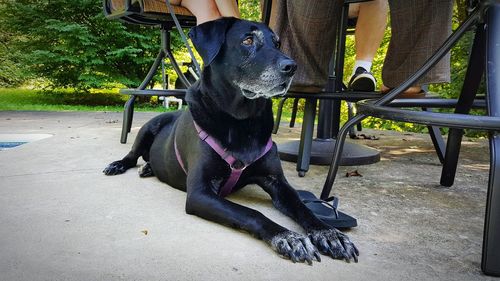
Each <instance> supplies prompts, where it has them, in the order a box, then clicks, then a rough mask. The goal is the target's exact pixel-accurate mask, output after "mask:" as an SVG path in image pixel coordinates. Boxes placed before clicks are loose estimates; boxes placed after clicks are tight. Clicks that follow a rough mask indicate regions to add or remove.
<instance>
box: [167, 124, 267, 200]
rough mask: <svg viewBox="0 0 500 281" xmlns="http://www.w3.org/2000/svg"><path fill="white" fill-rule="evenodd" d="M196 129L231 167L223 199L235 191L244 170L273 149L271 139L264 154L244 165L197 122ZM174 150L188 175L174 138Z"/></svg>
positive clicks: (222, 191) (223, 189)
mask: <svg viewBox="0 0 500 281" xmlns="http://www.w3.org/2000/svg"><path fill="white" fill-rule="evenodd" d="M193 123H194V127H195V128H196V131H197V132H198V136H199V137H200V139H201V140H202V141H204V142H206V143H207V144H208V145H209V146H210V147H211V148H212V149H213V150H214V151H215V152H216V153H217V154H219V156H220V157H221V158H222V159H223V160H224V161H226V163H227V164H228V165H229V167H230V168H231V174H230V175H229V178H228V179H227V181H226V183H225V184H224V186H222V188H221V189H220V190H219V196H221V197H226V196H227V195H229V194H230V193H231V191H232V190H233V188H234V186H235V185H236V183H237V182H238V180H239V179H240V176H241V174H242V173H243V170H245V169H246V168H247V167H248V166H250V165H251V164H252V163H254V162H255V161H257V160H259V159H260V158H261V157H262V156H264V155H266V153H267V152H269V150H271V147H273V140H272V138H271V137H269V140H268V141H267V144H266V147H265V148H264V149H263V150H262V153H261V154H260V155H259V156H258V157H257V158H255V159H254V160H253V161H252V162H250V163H243V161H241V160H239V159H236V158H235V157H234V156H233V155H232V154H231V152H230V151H228V150H227V148H224V147H222V146H221V145H220V144H219V143H218V142H217V140H216V139H214V138H213V137H212V136H210V135H209V134H208V133H207V132H205V131H204V130H203V129H202V128H201V127H200V126H198V124H196V122H194V121H193ZM174 149H175V156H176V157H177V162H179V165H181V168H182V170H183V171H184V173H186V175H187V170H186V168H185V167H184V163H183V162H182V158H181V156H180V153H179V150H178V149H177V139H176V138H175V137H174Z"/></svg>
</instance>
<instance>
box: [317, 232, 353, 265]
mask: <svg viewBox="0 0 500 281" xmlns="http://www.w3.org/2000/svg"><path fill="white" fill-rule="evenodd" d="M308 235H309V238H310V239H311V241H312V243H313V244H314V245H315V246H316V247H317V248H318V249H319V251H320V252H321V253H322V254H324V255H327V256H331V257H332V258H334V259H344V260H345V261H347V262H350V261H351V259H353V260H354V261H355V262H358V256H359V251H358V249H357V248H356V246H355V245H354V243H352V242H351V240H350V239H349V237H347V235H345V234H344V233H342V232H340V231H338V230H337V229H335V228H330V229H319V230H311V231H309V232H308Z"/></svg>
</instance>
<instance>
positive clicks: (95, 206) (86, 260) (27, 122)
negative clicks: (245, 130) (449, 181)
mask: <svg viewBox="0 0 500 281" xmlns="http://www.w3.org/2000/svg"><path fill="white" fill-rule="evenodd" d="M154 115H156V113H135V119H134V123H133V124H134V125H133V129H132V134H131V135H130V136H129V143H128V144H126V145H123V144H120V143H119V137H120V130H121V113H106V112H97V113H95V112H88V113H86V112H0V137H1V135H2V134H51V135H53V136H52V137H49V138H45V139H42V140H38V141H33V142H30V143H27V144H24V145H21V146H18V147H15V148H12V149H8V150H4V151H0V280H6V281H10V280H496V279H495V278H492V277H487V276H484V275H483V274H482V273H481V271H480V261H481V247H482V239H483V236H482V235H483V217H484V207H485V199H486V187H487V181H488V170H489V156H488V145H487V140H468V139H467V138H466V139H465V141H464V143H463V148H462V154H461V160H460V164H459V169H458V175H457V178H456V181H455V185H454V186H453V187H451V188H444V187H441V186H439V176H440V172H441V165H440V163H439V161H438V159H437V157H436V156H435V154H434V152H433V148H432V144H431V142H430V140H429V137H428V136H427V135H419V134H404V133H397V132H388V131H380V132H379V131H368V132H364V133H365V134H371V135H373V134H374V135H376V136H378V137H379V138H380V139H379V140H356V142H360V143H365V144H367V145H369V146H371V147H374V148H377V149H379V150H380V151H381V153H382V154H381V157H382V160H381V161H380V162H379V163H377V164H373V165H368V166H359V167H341V168H340V170H339V176H338V180H337V182H336V184H335V186H334V191H333V192H334V194H335V195H336V196H338V197H340V199H341V200H340V206H341V210H342V211H344V212H347V213H349V214H351V215H353V216H355V217H357V218H358V223H359V226H358V227H356V228H355V229H352V230H351V231H348V235H350V237H351V239H352V240H353V241H354V242H355V243H356V244H357V246H358V248H359V249H360V252H361V253H360V258H359V263H357V264H355V263H351V264H347V263H345V262H342V261H338V260H332V259H330V258H328V257H325V256H323V259H322V262H321V263H317V262H316V263H314V265H313V266H308V265H305V264H293V263H292V262H290V261H287V260H284V259H281V258H279V257H278V255H276V254H275V253H274V252H273V251H272V250H271V249H270V248H269V247H268V246H267V245H266V244H265V243H263V242H262V241H259V240H256V239H254V238H252V237H251V236H250V235H248V234H246V233H243V232H239V231H235V230H233V229H230V228H227V227H224V226H220V225H218V224H215V223H212V222H209V221H205V220H202V219H199V218H197V217H194V216H190V215H187V214H185V212H184V202H185V194H184V193H183V192H180V191H177V190H175V189H172V188H169V187H168V186H166V185H164V184H163V183H161V182H159V181H158V180H157V179H155V178H147V179H141V178H139V177H138V176H137V173H136V170H135V169H133V170H130V171H128V172H127V173H125V174H123V175H120V176H115V177H107V176H104V175H103V174H102V173H101V171H102V169H103V168H104V167H105V166H106V165H107V164H108V163H109V162H111V161H114V160H117V159H120V158H121V157H123V156H124V155H125V154H126V153H127V152H128V150H129V149H130V146H131V143H132V141H133V139H134V136H135V134H136V133H137V130H138V128H139V126H140V125H141V124H143V123H144V122H145V121H147V120H148V119H149V118H150V117H152V116H154ZM298 136H299V130H298V129H290V128H288V127H286V126H285V124H283V126H282V127H281V128H280V131H279V133H278V135H277V136H274V137H273V138H274V140H275V141H276V142H278V143H280V142H285V141H287V140H290V139H296V138H298ZM0 141H2V140H1V139H0ZM283 166H284V168H285V170H286V174H287V176H288V180H289V181H290V182H291V183H292V184H293V185H294V186H295V187H297V188H298V189H306V190H310V191H312V192H314V193H316V194H319V192H320V190H321V187H322V184H323V181H324V179H325V177H326V173H327V168H328V167H324V166H312V167H311V170H310V171H309V172H308V173H307V175H306V177H304V178H299V177H297V174H296V172H295V163H287V162H283ZM353 170H358V172H359V173H360V174H361V175H362V177H344V176H343V175H345V173H346V172H348V171H353ZM229 199H230V200H234V201H237V202H240V203H242V204H245V205H247V206H249V207H252V208H255V209H258V210H260V211H261V212H262V213H264V214H265V215H267V216H268V217H270V218H271V219H273V220H275V221H276V222H278V223H280V224H282V225H285V226H287V227H288V228H290V229H293V230H296V231H302V230H301V229H300V228H299V227H298V226H297V225H296V224H294V223H293V222H292V221H291V220H290V219H288V218H286V217H284V216H283V215H281V214H280V213H279V212H277V211H276V210H275V209H274V208H273V207H272V205H271V202H270V200H269V198H268V196H267V195H266V194H265V193H264V192H263V191H261V190H260V189H259V188H258V187H257V186H249V187H248V188H246V189H245V190H243V191H241V192H238V193H236V194H234V195H232V196H230V197H229Z"/></svg>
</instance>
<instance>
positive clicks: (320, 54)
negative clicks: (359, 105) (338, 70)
mask: <svg viewBox="0 0 500 281" xmlns="http://www.w3.org/2000/svg"><path fill="white" fill-rule="evenodd" d="M341 5H342V1H341V0H336V1H331V0H316V1H309V0H277V1H273V7H272V8H273V15H275V17H273V18H272V19H271V23H270V26H271V28H272V29H273V30H274V31H275V32H276V33H277V34H278V36H279V37H280V39H281V49H282V51H283V52H285V53H286V54H288V55H289V56H290V57H291V58H293V59H294V60H295V61H296V62H297V66H298V67H297V71H296V72H295V76H294V80H293V83H292V87H293V88H294V89H296V90H302V91H310V92H317V91H319V90H321V89H322V88H323V87H324V86H325V84H326V81H327V79H328V64H329V62H330V58H331V56H332V54H333V49H334V47H335V46H334V45H335V44H334V42H335V36H336V29H337V27H336V25H337V21H338V16H339V12H340V7H341Z"/></svg>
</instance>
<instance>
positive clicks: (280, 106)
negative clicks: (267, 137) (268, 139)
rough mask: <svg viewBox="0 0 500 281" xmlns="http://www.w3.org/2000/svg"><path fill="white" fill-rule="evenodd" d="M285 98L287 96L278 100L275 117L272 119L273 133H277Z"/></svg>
mask: <svg viewBox="0 0 500 281" xmlns="http://www.w3.org/2000/svg"><path fill="white" fill-rule="evenodd" d="M286 99H287V97H284V98H281V100H280V102H279V103H278V111H277V112H276V119H274V126H273V134H277V133H278V129H279V127H280V122H281V114H283V105H284V104H285V101H286Z"/></svg>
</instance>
